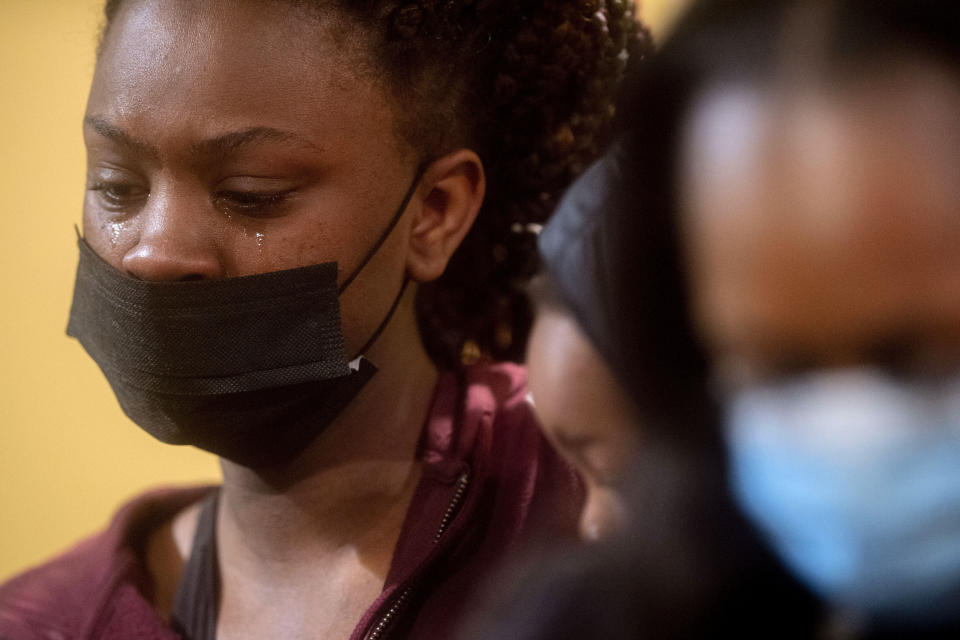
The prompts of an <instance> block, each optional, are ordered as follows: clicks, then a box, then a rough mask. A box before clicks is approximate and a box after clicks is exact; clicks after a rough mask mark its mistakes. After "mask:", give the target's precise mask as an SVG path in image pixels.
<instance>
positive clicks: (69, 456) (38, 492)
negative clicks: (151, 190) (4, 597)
mask: <svg viewBox="0 0 960 640" xmlns="http://www.w3.org/2000/svg"><path fill="white" fill-rule="evenodd" d="M99 11H100V0H0V305H2V307H0V308H2V311H0V580H4V579H5V578H7V577H9V576H10V575H11V574H12V573H14V572H16V571H18V570H19V569H22V568H24V567H26V566H28V565H31V564H34V563H36V562H38V561H40V560H42V559H43V558H45V557H47V556H49V555H51V554H52V553H55V552H56V551H58V550H60V549H63V548H65V547H66V546H68V545H70V544H71V543H72V542H74V541H76V540H77V539H78V538H80V537H81V536H82V535H84V534H86V533H87V532H90V531H93V530H95V529H97V528H100V527H102V526H103V524H104V523H105V522H106V521H107V519H108V518H109V517H110V514H111V513H112V512H113V510H114V509H115V508H116V506H117V505H118V504H119V503H120V502H121V501H122V500H123V499H124V498H126V497H127V496H130V495H132V494H135V493H137V492H139V491H141V490H143V489H144V488H146V487H151V486H156V485H158V484H165V483H183V482H196V481H205V482H209V481H212V480H215V479H216V478H217V477H218V474H219V467H218V465H217V463H216V460H215V458H213V457H212V456H210V455H208V454H205V453H202V452H199V451H196V450H192V449H188V448H185V447H168V446H163V445H160V444H158V443H156V441H154V440H153V439H152V438H150V437H149V436H148V435H146V434H144V433H143V432H141V431H140V430H139V429H137V428H136V427H133V426H132V425H131V423H129V422H128V421H127V420H126V418H124V416H123V414H122V413H121V412H120V410H119V408H117V406H116V402H115V401H114V398H113V395H112V393H111V391H110V389H109V387H108V386H107V384H106V382H105V380H104V378H103V376H102V375H101V374H100V372H99V370H98V369H97V368H96V366H95V365H94V364H93V363H92V361H91V360H90V359H89V358H88V357H87V356H86V355H85V353H84V352H83V351H82V349H81V348H80V346H79V345H78V344H77V343H76V342H75V341H73V340H70V339H68V338H67V337H66V336H65V335H64V329H65V327H66V323H67V311H68V309H69V305H70V295H71V291H72V287H73V274H74V269H75V267H76V262H75V260H76V248H75V244H74V243H75V240H74V238H75V236H74V232H73V225H74V223H78V222H79V220H80V205H81V198H82V195H83V182H84V156H83V143H82V139H81V136H80V120H81V118H82V114H83V109H84V103H85V101H86V91H87V87H88V85H89V82H90V76H91V73H92V71H93V48H94V43H95V40H96V29H97V25H98V23H99V20H100V17H99Z"/></svg>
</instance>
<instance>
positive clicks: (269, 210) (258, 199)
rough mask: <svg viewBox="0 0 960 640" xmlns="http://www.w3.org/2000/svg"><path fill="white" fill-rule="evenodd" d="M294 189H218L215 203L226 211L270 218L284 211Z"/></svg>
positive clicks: (214, 198) (214, 199)
mask: <svg viewBox="0 0 960 640" xmlns="http://www.w3.org/2000/svg"><path fill="white" fill-rule="evenodd" d="M293 191H294V190H293V189H287V190H283V191H227V190H223V191H218V192H217V193H216V194H214V197H213V202H214V205H215V206H216V207H217V209H219V210H220V211H223V212H224V213H238V214H240V215H244V216H249V217H252V218H269V217H272V216H276V215H280V214H281V213H283V210H284V205H286V204H287V203H288V201H289V199H290V195H291V194H292V193H293Z"/></svg>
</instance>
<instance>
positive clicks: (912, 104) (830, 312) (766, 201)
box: [684, 64, 960, 387]
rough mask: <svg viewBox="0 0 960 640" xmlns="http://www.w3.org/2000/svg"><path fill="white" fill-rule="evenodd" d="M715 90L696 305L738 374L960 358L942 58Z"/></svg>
mask: <svg viewBox="0 0 960 640" xmlns="http://www.w3.org/2000/svg"><path fill="white" fill-rule="evenodd" d="M875 80H877V81H871V80H870V79H865V80H864V81H863V82H862V83H861V84H859V85H854V84H853V83H849V84H850V86H844V87H831V88H825V89H803V90H801V89H799V88H795V89H792V90H789V89H788V90H787V91H788V92H787V93H786V94H782V95H776V94H774V93H772V92H766V93H764V92H758V91H756V90H752V89H749V88H744V87H721V88H719V89H715V90H713V91H710V92H708V93H707V94H706V95H704V96H703V97H702V98H701V99H700V100H699V101H698V103H697V104H696V106H695V108H694V110H693V115H692V117H691V119H690V122H689V127H688V131H687V137H686V143H685V147H684V157H685V159H686V163H685V165H684V180H685V182H684V192H685V193H686V199H685V201H684V208H685V210H686V217H685V221H684V223H685V233H686V238H687V245H688V249H689V256H690V261H691V263H692V269H691V272H692V286H693V289H692V290H693V299H694V307H695V313H696V319H697V322H698V324H699V326H700V329H701V332H702V334H703V335H704V336H705V338H706V339H707V341H708V343H709V346H710V347H711V349H712V350H713V352H714V354H715V355H716V362H717V363H718V373H719V375H720V378H721V380H722V382H724V383H726V384H728V385H730V386H733V387H737V386H743V385H751V384H754V383H758V382H763V381H764V380H767V379H771V378H777V377H781V376H784V375H789V374H793V373H802V372H806V371H808V370H816V369H834V368H846V367H859V366H876V367H880V368H883V369H886V370H892V371H893V372H894V373H896V374H901V375H914V374H916V375H922V376H929V375H937V374H942V373H946V374H952V373H955V372H957V371H960V250H958V247H960V116H958V114H960V84H958V83H957V82H956V80H955V76H950V75H948V74H946V73H942V72H940V71H938V70H937V69H935V68H933V67H932V66H929V65H923V64H913V65H909V66H906V65H905V66H904V67H903V68H902V69H897V68H892V69H890V70H889V71H884V72H883V76H882V77H881V78H877V79H875Z"/></svg>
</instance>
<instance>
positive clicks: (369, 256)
mask: <svg viewBox="0 0 960 640" xmlns="http://www.w3.org/2000/svg"><path fill="white" fill-rule="evenodd" d="M426 169H427V163H426V162H421V163H420V164H419V165H418V166H417V171H416V173H415V174H414V176H413V180H412V181H411V183H410V187H409V188H408V189H407V193H406V194H404V196H403V201H402V202H401V203H400V206H399V207H397V211H396V213H394V214H393V218H392V219H391V220H390V223H389V224H388V225H387V227H386V228H385V229H384V230H383V233H381V234H380V238H379V239H378V240H377V241H376V242H375V243H374V245H373V246H372V247H370V250H369V251H367V253H366V255H365V256H364V257H363V260H361V261H360V264H359V265H358V266H357V268H356V269H354V270H353V273H351V274H350V275H349V276H348V277H347V279H346V280H344V281H343V284H341V285H340V289H339V290H338V294H342V293H343V292H344V291H345V290H346V288H347V287H348V286H350V284H351V283H352V282H353V281H354V279H355V278H356V277H357V275H359V274H360V272H361V271H362V270H363V268H364V267H365V266H367V263H368V262H370V260H371V259H372V258H373V256H374V255H376V253H377V251H379V250H380V247H382V246H383V243H384V242H386V241H387V238H388V237H390V233H391V232H392V231H393V229H394V228H395V227H396V226H397V223H398V222H400V218H402V217H403V214H404V212H405V211H406V210H407V205H408V204H410V198H412V197H413V192H414V191H415V190H416V188H417V185H419V184H420V178H422V177H423V173H424V171H426ZM408 284H410V278H409V277H408V276H407V275H404V276H403V284H401V285H400V291H398V292H397V295H396V297H395V298H394V299H393V304H391V305H390V309H389V310H388V311H387V314H386V315H385V316H384V318H383V321H381V322H380V324H379V325H378V326H377V328H376V329H375V330H374V331H373V334H372V335H371V336H370V338H369V339H368V340H367V342H366V343H365V344H364V345H363V346H362V347H361V348H360V350H359V351H358V352H357V353H358V354H359V355H358V356H357V357H356V358H354V359H353V361H351V363H350V367H351V368H358V367H359V362H358V361H359V360H360V358H361V357H363V354H364V353H366V352H367V350H368V349H369V348H370V347H371V346H373V343H374V342H376V341H377V338H379V337H380V334H381V333H383V330H384V329H386V328H387V325H388V324H389V323H390V319H391V318H393V314H394V312H395V311H396V310H397V307H399V306H400V300H401V299H402V298H403V294H404V292H405V291H406V290H407V285H408ZM355 364H356V366H355Z"/></svg>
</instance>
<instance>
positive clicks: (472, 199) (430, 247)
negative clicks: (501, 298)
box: [407, 149, 487, 282]
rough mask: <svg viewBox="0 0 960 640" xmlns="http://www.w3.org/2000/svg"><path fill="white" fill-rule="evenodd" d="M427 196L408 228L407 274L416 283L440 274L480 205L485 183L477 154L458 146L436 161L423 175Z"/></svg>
mask: <svg viewBox="0 0 960 640" xmlns="http://www.w3.org/2000/svg"><path fill="white" fill-rule="evenodd" d="M421 188H422V189H423V190H424V192H425V193H426V195H425V196H424V198H423V206H422V207H421V208H420V211H419V214H418V215H417V218H416V219H415V220H414V221H413V225H412V227H411V231H410V251H409V254H408V257H407V273H408V274H409V275H410V277H411V278H412V279H413V280H415V281H417V282H429V281H430V280H435V279H437V278H439V277H440V275H441V274H442V273H443V271H444V269H446V268H447V263H448V262H449V261H450V256H452V255H453V252H454V251H455V250H456V249H457V247H458V246H460V243H461V242H462V241H463V238H464V236H466V235H467V232H468V231H469V230H470V227H471V226H473V221H474V220H475V219H476V217H477V212H479V211H480V205H481V204H483V195H484V193H485V192H486V188H487V183H486V177H485V176H484V172H483V162H481V161H480V157H479V156H478V155H477V154H476V153H474V152H473V151H470V150H469V149H460V150H458V151H454V152H453V153H450V154H447V155H445V156H443V157H442V158H440V159H438V160H435V161H434V162H433V163H431V164H430V166H429V167H427V170H426V171H425V172H424V174H423V178H422V182H421Z"/></svg>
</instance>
